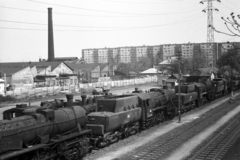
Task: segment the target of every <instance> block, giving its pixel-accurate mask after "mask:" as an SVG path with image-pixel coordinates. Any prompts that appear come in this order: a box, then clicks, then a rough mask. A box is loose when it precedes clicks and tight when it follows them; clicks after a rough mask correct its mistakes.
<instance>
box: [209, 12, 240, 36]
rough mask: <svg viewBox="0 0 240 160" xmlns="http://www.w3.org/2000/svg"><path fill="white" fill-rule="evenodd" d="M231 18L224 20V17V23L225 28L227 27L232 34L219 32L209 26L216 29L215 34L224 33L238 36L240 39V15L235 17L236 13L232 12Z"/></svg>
mask: <svg viewBox="0 0 240 160" xmlns="http://www.w3.org/2000/svg"><path fill="white" fill-rule="evenodd" d="M230 16H231V17H230V18H229V17H227V18H224V17H222V20H223V21H224V24H225V26H226V27H227V29H228V31H229V32H230V33H226V32H222V31H219V30H217V29H216V28H214V27H213V26H209V27H212V28H213V29H214V31H215V32H217V33H222V34H225V35H228V36H237V37H240V28H239V27H240V23H239V22H238V20H240V14H239V15H237V16H235V15H234V13H233V12H232V13H231V14H230Z"/></svg>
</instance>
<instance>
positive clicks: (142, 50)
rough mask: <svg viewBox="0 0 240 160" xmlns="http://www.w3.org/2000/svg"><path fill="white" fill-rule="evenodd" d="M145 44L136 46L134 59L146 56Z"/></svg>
mask: <svg viewBox="0 0 240 160" xmlns="http://www.w3.org/2000/svg"><path fill="white" fill-rule="evenodd" d="M147 48H148V47H147V46H140V47H136V60H137V61H138V60H139V59H140V58H142V57H147Z"/></svg>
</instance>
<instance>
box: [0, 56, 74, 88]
mask: <svg viewBox="0 0 240 160" xmlns="http://www.w3.org/2000/svg"><path fill="white" fill-rule="evenodd" d="M4 73H5V74H6V80H7V82H6V83H9V84H12V85H14V86H16V87H20V86H22V85H23V84H29V83H31V84H36V85H38V84H40V83H41V84H42V85H44V86H53V85H69V84H70V85H73V84H77V75H74V74H73V70H72V69H71V68H70V67H69V66H68V65H67V64H66V63H65V62H55V61H54V62H47V61H40V62H13V63H0V76H1V77H3V75H4Z"/></svg>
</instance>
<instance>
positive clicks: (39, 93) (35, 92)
mask: <svg viewBox="0 0 240 160" xmlns="http://www.w3.org/2000/svg"><path fill="white" fill-rule="evenodd" d="M157 81H158V78H157V76H149V77H144V78H137V79H129V80H119V81H108V82H96V83H86V84H79V85H69V86H52V87H41V88H33V89H28V88H16V89H15V90H14V91H7V92H6V95H9V96H13V97H15V98H17V99H21V98H28V97H29V98H33V97H45V96H48V95H56V94H59V93H64V92H65V93H66V92H71V93H79V92H83V91H84V92H91V91H92V90H93V88H95V87H103V86H110V87H122V86H129V85H139V84H145V83H151V82H157Z"/></svg>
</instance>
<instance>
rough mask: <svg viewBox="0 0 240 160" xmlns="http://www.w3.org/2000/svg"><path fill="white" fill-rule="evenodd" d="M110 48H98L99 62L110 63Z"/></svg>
mask: <svg viewBox="0 0 240 160" xmlns="http://www.w3.org/2000/svg"><path fill="white" fill-rule="evenodd" d="M108 55H109V54H108V48H102V49H98V57H97V59H98V63H108Z"/></svg>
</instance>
